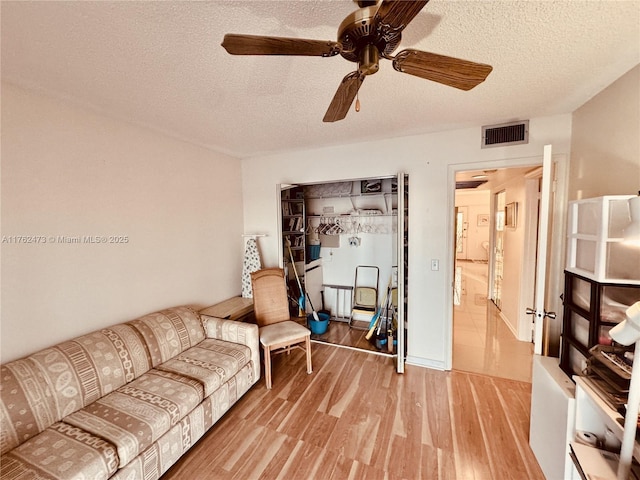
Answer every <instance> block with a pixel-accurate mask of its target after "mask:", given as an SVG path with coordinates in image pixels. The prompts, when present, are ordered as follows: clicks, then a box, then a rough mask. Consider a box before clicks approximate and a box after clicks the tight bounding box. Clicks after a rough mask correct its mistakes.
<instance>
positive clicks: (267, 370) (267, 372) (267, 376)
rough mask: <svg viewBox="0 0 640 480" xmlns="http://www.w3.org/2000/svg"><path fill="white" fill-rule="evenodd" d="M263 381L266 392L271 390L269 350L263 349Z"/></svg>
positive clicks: (267, 348)
mask: <svg viewBox="0 0 640 480" xmlns="http://www.w3.org/2000/svg"><path fill="white" fill-rule="evenodd" d="M264 380H265V383H266V384H267V390H271V349H270V348H269V347H264Z"/></svg>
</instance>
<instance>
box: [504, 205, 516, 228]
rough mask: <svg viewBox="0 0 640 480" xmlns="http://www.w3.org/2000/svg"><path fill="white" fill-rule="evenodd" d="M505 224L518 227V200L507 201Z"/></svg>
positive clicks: (508, 226)
mask: <svg viewBox="0 0 640 480" xmlns="http://www.w3.org/2000/svg"><path fill="white" fill-rule="evenodd" d="M504 225H505V227H507V228H516V227H517V225H518V202H511V203H507V204H506V205H505V207H504Z"/></svg>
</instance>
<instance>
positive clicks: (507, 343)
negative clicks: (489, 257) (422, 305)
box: [453, 261, 533, 383]
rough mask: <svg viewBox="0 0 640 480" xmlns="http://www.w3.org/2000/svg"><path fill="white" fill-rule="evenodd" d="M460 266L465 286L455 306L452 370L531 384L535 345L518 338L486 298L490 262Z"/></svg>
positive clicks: (462, 281)
mask: <svg viewBox="0 0 640 480" xmlns="http://www.w3.org/2000/svg"><path fill="white" fill-rule="evenodd" d="M457 267H459V270H458V271H459V272H460V273H461V282H457V284H458V285H460V286H461V287H462V288H461V291H460V292H459V293H460V294H459V295H456V297H457V298H459V304H458V305H454V309H453V310H454V311H453V369H454V370H461V371H465V372H472V373H480V374H484V375H491V376H495V377H501V378H509V379H512V380H520V381H523V382H529V383H530V382H531V367H532V360H533V344H532V343H530V342H522V341H518V340H517V339H516V338H515V336H514V335H513V333H512V332H511V330H509V328H508V327H507V325H506V324H505V323H504V321H503V320H502V319H501V318H500V315H499V313H500V312H499V310H498V309H497V307H496V306H495V305H494V304H493V302H492V301H490V300H487V281H488V279H487V277H488V265H487V264H486V263H474V262H467V261H461V262H457Z"/></svg>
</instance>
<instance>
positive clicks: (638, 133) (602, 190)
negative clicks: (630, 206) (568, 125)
mask: <svg viewBox="0 0 640 480" xmlns="http://www.w3.org/2000/svg"><path fill="white" fill-rule="evenodd" d="M570 168H571V170H570V175H571V177H570V178H571V180H570V182H569V199H570V200H579V199H582V198H592V197H600V196H602V195H636V194H637V193H638V190H640V65H637V66H636V67H634V68H633V69H632V70H630V71H629V72H627V73H626V74H625V75H623V76H622V77H620V78H619V79H618V80H616V81H615V82H614V83H612V84H611V85H609V86H608V87H607V88H605V89H604V90H603V91H602V92H600V93H599V94H598V95H596V96H595V97H593V98H592V99H591V100H589V101H588V102H587V103H585V104H584V105H583V106H582V107H580V108H579V109H577V110H576V111H575V112H574V113H573V130H572V134H571V167H570Z"/></svg>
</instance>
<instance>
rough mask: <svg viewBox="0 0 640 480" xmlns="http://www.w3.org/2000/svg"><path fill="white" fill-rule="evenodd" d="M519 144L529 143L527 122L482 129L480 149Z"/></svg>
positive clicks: (486, 126) (487, 126) (489, 126)
mask: <svg viewBox="0 0 640 480" xmlns="http://www.w3.org/2000/svg"><path fill="white" fill-rule="evenodd" d="M521 143H529V120H522V121H520V122H512V123H502V124H500V125H485V126H484V127H482V148H489V147H503V146H505V145H519V144H521Z"/></svg>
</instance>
